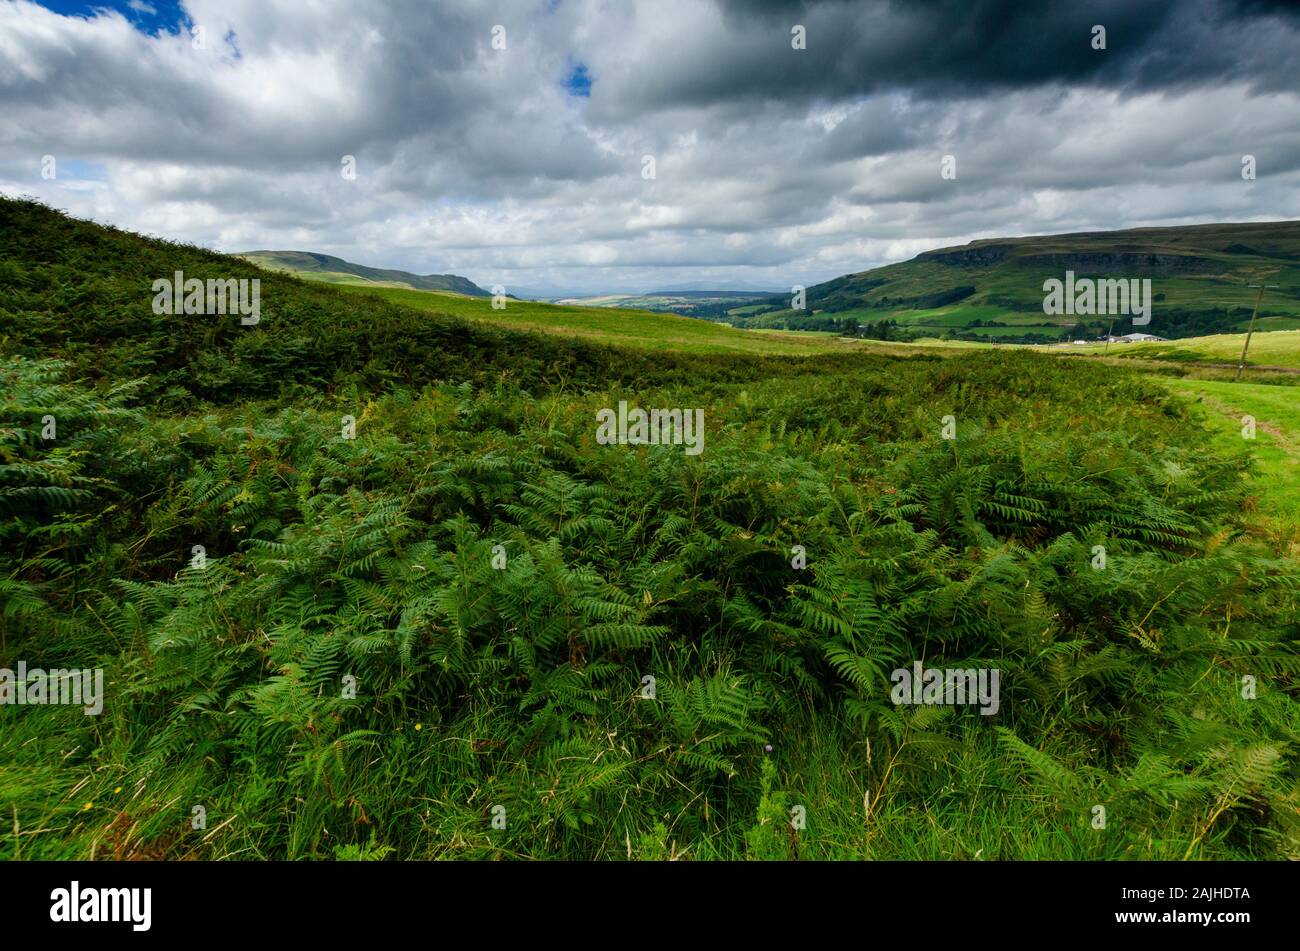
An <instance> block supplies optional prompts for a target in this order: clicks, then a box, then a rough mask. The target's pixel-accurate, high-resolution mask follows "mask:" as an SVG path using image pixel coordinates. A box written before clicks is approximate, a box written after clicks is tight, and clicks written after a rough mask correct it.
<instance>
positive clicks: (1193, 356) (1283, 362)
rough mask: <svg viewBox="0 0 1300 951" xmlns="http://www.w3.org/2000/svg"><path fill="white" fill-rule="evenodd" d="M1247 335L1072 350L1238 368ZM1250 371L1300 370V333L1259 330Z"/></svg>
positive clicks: (1249, 359) (1252, 343) (1249, 360)
mask: <svg viewBox="0 0 1300 951" xmlns="http://www.w3.org/2000/svg"><path fill="white" fill-rule="evenodd" d="M1245 339H1246V338H1245V335H1244V334H1214V335H1211V336H1208V337H1191V338H1189V339H1187V340H1179V341H1176V342H1175V341H1169V342H1166V343H1160V342H1139V343H1125V344H1112V345H1111V346H1110V347H1109V349H1107V348H1106V347H1105V346H1104V345H1103V344H1090V345H1088V346H1085V347H1072V348H1071V352H1073V353H1084V354H1099V353H1102V352H1106V353H1107V354H1108V355H1109V356H1112V357H1115V358H1118V359H1129V360H1132V359H1137V360H1164V361H1170V362H1173V363H1185V364H1198V363H1199V364H1222V365H1224V366H1230V367H1232V368H1233V369H1235V368H1236V366H1237V363H1238V361H1239V360H1240V359H1241V347H1242V344H1243V343H1244V342H1245ZM1246 365H1247V367H1248V368H1249V367H1260V366H1276V367H1287V368H1289V369H1293V370H1300V332H1298V331H1294V330H1279V331H1274V332H1271V333H1261V332H1260V331H1259V330H1258V329H1257V330H1256V332H1255V335H1254V336H1253V337H1252V338H1251V341H1250V353H1249V354H1248V355H1247V358H1246Z"/></svg>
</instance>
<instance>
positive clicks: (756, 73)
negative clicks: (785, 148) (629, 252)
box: [605, 0, 1300, 111]
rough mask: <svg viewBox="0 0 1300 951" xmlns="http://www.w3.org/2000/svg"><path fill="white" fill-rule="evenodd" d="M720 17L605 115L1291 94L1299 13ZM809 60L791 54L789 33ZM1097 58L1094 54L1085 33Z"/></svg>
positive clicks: (1074, 10)
mask: <svg viewBox="0 0 1300 951" xmlns="http://www.w3.org/2000/svg"><path fill="white" fill-rule="evenodd" d="M720 9H721V17H720V18H719V19H718V20H717V21H716V22H715V23H713V24H710V25H707V26H706V27H705V28H704V29H703V30H702V31H701V34H700V35H698V36H697V37H695V38H694V40H693V41H692V42H687V43H684V44H681V45H679V46H677V47H675V48H673V49H663V50H661V51H660V52H661V55H660V56H658V57H655V58H648V57H643V58H637V59H633V60H629V61H626V62H624V63H622V64H610V65H611V66H612V67H613V68H612V69H610V70H609V71H608V74H607V75H606V76H605V81H606V82H607V83H608V84H610V85H612V86H615V87H616V89H615V90H614V92H613V99H614V100H615V101H614V102H612V103H611V104H610V105H609V107H608V108H609V109H610V110H611V111H613V110H624V111H631V110H646V109H654V108H661V107H664V106H669V105H681V104H691V105H705V104H709V103H713V102H717V101H720V100H731V99H746V100H755V99H773V100H776V99H780V100H783V101H787V102H788V101H790V100H791V99H792V98H793V99H831V100H833V99H839V98H843V97H852V96H865V95H870V94H875V93H880V92H887V91H895V90H907V91H909V92H911V93H912V94H914V95H916V96H922V97H954V96H959V97H976V96H981V95H986V94H989V93H991V92H1002V91H1008V90H1017V89H1025V88H1031V87H1036V86H1043V85H1048V84H1067V85H1076V86H1077V85H1088V86H1095V87H1098V88H1108V89H1124V90H1129V91H1134V92H1141V91H1152V90H1159V89H1173V88H1178V87H1185V86H1188V85H1195V84H1200V83H1210V82H1234V81H1240V80H1245V81H1248V82H1250V83H1251V84H1252V85H1255V86H1257V87H1258V88H1260V89H1264V90H1271V89H1287V88H1291V86H1293V85H1294V83H1295V78H1296V75H1297V66H1298V62H1297V59H1296V55H1297V54H1296V40H1297V36H1298V35H1300V34H1298V33H1297V30H1298V29H1300V16H1297V14H1296V8H1295V7H1294V6H1293V7H1288V6H1286V5H1285V4H1282V3H1266V2H1242V3H1231V2H1225V0H1219V2H1214V0H1169V2H1163V0H1159V2H1134V0H1096V2H1091V3H1080V2H1077V0H1055V2H1047V3H1026V2H1021V0H907V2H902V0H861V2H847V0H826V2H801V3H781V2H772V0H722V2H721V7H720ZM795 24H799V25H802V26H804V27H805V29H806V31H807V49H806V50H804V51H802V52H800V53H798V54H797V55H791V53H792V50H791V29H792V27H793V26H794V25H795ZM1096 25H1101V26H1103V27H1105V30H1106V49H1105V50H1096V49H1093V46H1092V40H1093V27H1094V26H1096Z"/></svg>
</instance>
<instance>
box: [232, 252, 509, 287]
mask: <svg viewBox="0 0 1300 951" xmlns="http://www.w3.org/2000/svg"><path fill="white" fill-rule="evenodd" d="M237 257H241V258H243V259H244V260H246V261H252V262H253V263H254V264H256V265H258V266H260V267H264V268H267V269H269V270H276V271H288V272H290V273H293V274H297V275H299V276H300V277H304V278H307V279H308V280H312V281H323V282H325V283H329V284H352V283H361V284H378V285H380V286H388V287H410V288H414V289H416V290H421V291H451V292H452V293H454V294H465V295H468V296H470V297H487V296H489V295H488V292H487V291H485V290H483V288H481V287H479V286H478V285H477V284H475V283H474V282H473V281H471V280H469V278H465V277H460V276H458V275H456V274H412V273H411V272H410V271H395V270H391V269H389V268H379V267H367V266H366V265H364V264H353V263H352V262H351V261H345V260H343V259H342V258H336V257H334V256H333V255H331V254H318V253H316V252H314V251H244V252H241V253H240V254H238V255H237Z"/></svg>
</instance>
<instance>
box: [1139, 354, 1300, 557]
mask: <svg viewBox="0 0 1300 951" xmlns="http://www.w3.org/2000/svg"><path fill="white" fill-rule="evenodd" d="M1163 382H1164V383H1165V385H1166V386H1168V387H1169V388H1170V389H1172V390H1173V391H1174V392H1176V393H1180V394H1182V395H1184V396H1187V397H1189V398H1191V399H1194V400H1197V401H1199V402H1201V403H1202V404H1203V405H1204V406H1205V407H1206V409H1207V410H1208V411H1209V416H1210V419H1211V422H1212V425H1214V426H1215V428H1216V431H1218V432H1219V433H1220V436H1221V438H1220V440H1219V444H1220V445H1221V446H1223V447H1224V448H1225V450H1226V451H1236V450H1238V449H1239V448H1240V447H1242V446H1248V448H1249V449H1250V451H1251V453H1252V455H1253V456H1254V458H1255V460H1256V462H1257V464H1258V467H1259V468H1258V472H1257V474H1256V475H1255V477H1254V478H1253V480H1252V489H1253V492H1254V495H1255V497H1256V499H1257V501H1258V504H1259V507H1260V509H1261V510H1262V511H1263V512H1265V513H1267V514H1268V515H1269V516H1271V517H1272V518H1274V519H1275V520H1276V521H1277V522H1278V523H1279V524H1281V525H1285V526H1288V527H1289V531H1290V534H1291V537H1292V538H1293V539H1295V538H1297V537H1298V536H1297V527H1298V526H1300V390H1297V389H1296V388H1295V387H1288V386H1269V385H1263V384H1250V383H1230V382H1222V381H1214V380H1194V379H1169V378H1164V379H1163ZM1246 414H1249V415H1250V416H1252V417H1254V419H1255V424H1256V425H1255V438H1254V441H1253V442H1251V441H1249V440H1247V439H1245V438H1244V436H1243V435H1242V430H1243V424H1242V417H1243V416H1245V415H1246ZM1295 551H1296V554H1297V555H1300V548H1296V549H1295Z"/></svg>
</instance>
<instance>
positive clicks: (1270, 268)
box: [728, 221, 1300, 342]
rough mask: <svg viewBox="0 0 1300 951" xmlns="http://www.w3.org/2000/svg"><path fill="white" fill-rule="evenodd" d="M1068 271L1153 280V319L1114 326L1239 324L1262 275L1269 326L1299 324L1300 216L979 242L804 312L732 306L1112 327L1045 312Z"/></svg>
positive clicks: (1160, 332) (910, 319) (940, 331)
mask: <svg viewBox="0 0 1300 951" xmlns="http://www.w3.org/2000/svg"><path fill="white" fill-rule="evenodd" d="M1067 270H1068V271H1073V272H1074V274H1075V276H1076V278H1094V279H1108V278H1109V279H1118V278H1149V279H1150V280H1151V294H1152V299H1153V302H1152V313H1151V322H1150V324H1147V325H1144V326H1131V325H1130V324H1129V322H1128V318H1127V317H1122V318H1120V319H1119V320H1117V321H1116V324H1115V326H1116V328H1117V330H1116V333H1128V332H1130V331H1131V330H1141V331H1142V332H1145V333H1151V334H1155V335H1157V336H1161V337H1169V338H1174V337H1191V336H1203V335H1206V334H1213V333H1231V332H1236V331H1239V330H1241V329H1244V327H1243V322H1244V321H1246V320H1248V319H1249V317H1250V312H1251V308H1252V306H1253V304H1254V299H1255V291H1254V290H1252V289H1250V288H1249V287H1248V286H1247V285H1249V284H1251V283H1259V282H1265V283H1268V284H1277V285H1279V286H1278V287H1277V288H1270V289H1269V290H1268V291H1267V294H1266V297H1265V299H1264V304H1263V307H1262V308H1261V312H1260V314H1261V317H1267V318H1269V320H1270V326H1271V327H1274V328H1286V327H1291V326H1295V323H1293V322H1294V321H1295V320H1296V318H1300V222H1296V221H1282V222H1265V223H1259V224H1210V225H1191V226H1185V227H1170V228H1136V229H1132V230H1128V231H1100V232H1085V233H1079V234H1062V235H1046V236H1037V237H1024V238H997V239H989V240H981V241H972V242H971V243H970V244H966V245H961V246H958V247H950V248H939V249H936V250H933V251H927V252H925V253H923V254H919V255H917V256H916V257H915V258H913V259H912V260H910V261H905V262H901V263H898V264H890V265H887V266H885V267H879V268H873V269H871V270H868V271H862V272H860V273H856V274H847V275H845V276H843V277H838V278H835V279H834V280H831V281H827V282H825V283H823V284H818V285H815V286H813V287H809V288H808V291H807V311H806V312H805V313H803V314H799V313H795V312H792V311H790V310H788V309H786V308H788V299H787V300H785V301H782V302H781V303H780V304H775V305H772V306H771V307H770V308H769V310H768V311H767V312H765V313H759V314H755V313H754V312H753V311H752V309H746V313H740V312H737V311H735V310H733V311H732V313H731V316H730V317H729V318H728V319H730V320H731V321H732V322H733V323H735V324H736V325H737V326H751V327H753V326H789V327H792V328H793V327H808V328H810V329H830V327H829V326H823V325H827V324H829V323H830V322H834V321H838V322H841V323H844V322H846V321H852V322H853V323H854V324H856V325H858V326H863V325H871V324H877V325H878V324H880V323H881V322H884V321H889V322H891V324H890V329H891V330H893V331H894V333H893V336H894V337H896V338H901V339H907V338H908V337H919V336H943V335H951V336H959V337H969V338H976V339H978V338H984V339H988V340H1001V341H1004V342H1011V341H1018V342H1043V341H1047V340H1058V339H1061V338H1063V337H1067V336H1072V335H1073V336H1080V337H1088V336H1091V337H1096V336H1098V335H1100V334H1104V333H1105V332H1106V331H1107V328H1108V327H1109V318H1103V317H1076V316H1070V315H1065V314H1062V315H1059V316H1048V315H1045V314H1044V312H1043V299H1044V296H1045V295H1044V290H1043V284H1044V281H1046V280H1048V279H1049V278H1056V279H1058V280H1063V279H1064V278H1065V273H1066V271H1067ZM1121 327H1122V328H1123V329H1122V330H1121V329H1118V328H1121ZM868 335H874V334H871V333H868Z"/></svg>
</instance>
